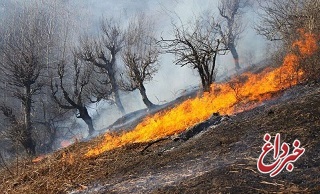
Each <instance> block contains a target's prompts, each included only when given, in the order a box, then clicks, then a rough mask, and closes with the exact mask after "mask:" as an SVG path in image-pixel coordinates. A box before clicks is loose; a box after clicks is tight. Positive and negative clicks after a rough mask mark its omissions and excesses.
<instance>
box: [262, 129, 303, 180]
mask: <svg viewBox="0 0 320 194" xmlns="http://www.w3.org/2000/svg"><path fill="white" fill-rule="evenodd" d="M263 140H264V141H265V142H266V143H265V144H264V145H263V146H262V153H261V154H260V156H259V158H258V162H257V167H258V170H259V171H260V172H261V173H263V174H268V173H270V177H275V176H276V175H278V174H279V173H280V172H281V171H282V170H283V169H284V168H285V167H286V169H287V171H289V172H291V171H292V170H293V168H294V166H293V164H292V163H293V162H295V161H297V160H298V158H299V157H300V156H301V155H302V154H303V153H304V151H305V149H304V148H300V141H299V140H294V142H293V147H294V149H293V151H292V153H291V154H289V151H290V147H289V145H288V144H287V143H282V145H281V146H280V134H279V133H277V135H276V137H275V139H274V143H273V145H272V143H271V136H270V134H269V133H266V134H265V135H264V138H263ZM280 148H281V149H280ZM271 150H273V159H274V160H275V161H274V162H273V163H272V164H265V163H264V162H263V160H264V158H265V157H266V155H267V154H268V153H269V152H270V151H271ZM280 152H281V153H280Z"/></svg>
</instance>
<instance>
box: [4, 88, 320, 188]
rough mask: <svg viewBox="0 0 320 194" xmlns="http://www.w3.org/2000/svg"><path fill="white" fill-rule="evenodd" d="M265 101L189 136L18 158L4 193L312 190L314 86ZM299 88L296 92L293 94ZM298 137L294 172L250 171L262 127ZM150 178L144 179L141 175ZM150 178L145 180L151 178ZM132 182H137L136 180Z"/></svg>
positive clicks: (78, 146) (318, 124)
mask: <svg viewBox="0 0 320 194" xmlns="http://www.w3.org/2000/svg"><path fill="white" fill-rule="evenodd" d="M291 90H292V91H291V92H290V91H289V92H288V91H287V92H286V95H289V96H290V99H289V100H288V99H287V98H285V97H284V98H283V100H281V97H280V98H278V99H277V100H274V102H272V101H270V102H268V103H269V105H268V103H267V105H264V106H260V107H258V108H255V109H253V110H251V111H246V112H243V113H239V114H237V115H236V116H232V117H231V120H230V121H227V122H224V123H222V124H221V125H219V126H217V127H216V128H214V129H209V130H207V132H206V133H205V134H203V135H200V136H197V137H194V138H191V139H189V140H188V141H186V142H185V141H178V142H173V141H171V140H170V139H168V140H164V141H161V142H159V143H157V144H154V145H152V146H151V147H149V148H148V150H147V151H146V152H145V153H144V154H141V153H140V151H141V150H143V148H145V146H146V145H147V144H145V143H136V144H130V145H126V146H123V147H121V148H116V149H113V150H110V151H108V152H104V153H102V154H100V155H99V156H97V157H94V158H85V159H84V158H83V155H84V154H85V153H86V150H87V147H88V146H91V145H94V144H99V142H101V141H102V140H103V138H102V137H100V138H101V139H99V138H98V139H95V140H94V141H90V142H81V143H75V144H74V145H72V146H69V147H67V148H64V149H63V150H60V151H58V152H56V153H53V154H50V155H47V156H46V157H45V158H44V159H42V160H41V161H39V162H37V163H32V162H24V163H21V164H20V165H19V170H18V171H19V172H17V171H16V169H15V168H16V166H15V165H13V166H11V167H10V169H11V171H12V172H13V173H14V175H10V174H9V173H8V172H7V171H6V170H5V169H3V170H2V171H1V174H0V190H1V191H2V192H4V193H46V194H49V193H68V192H71V191H73V192H74V193H79V192H81V191H84V192H85V193H90V192H91V193H95V192H94V191H95V189H96V190H98V191H99V192H96V193H112V192H113V193H135V192H136V193H137V192H142V191H143V192H146V193H151V192H154V193H175V192H176V193H181V192H186V193H199V192H200V191H208V192H210V193H211V192H212V193H216V192H221V193H230V192H231V193H234V192H240V193H247V191H248V190H250V191H251V192H287V193H290V192H293V191H296V192H300V193H301V192H316V191H317V189H319V187H318V185H319V183H320V180H319V177H318V174H317V173H314V172H318V171H319V170H320V169H319V159H320V158H319V154H318V150H319V149H320V144H319V137H320V134H319V133H320V117H319V116H320V109H319V105H320V100H319V99H320V86H319V85H318V86H316V87H309V86H299V87H295V88H292V89H291ZM296 96H298V97H296ZM266 132H268V133H271V134H272V135H275V133H276V132H279V133H281V135H282V137H283V141H285V142H288V143H292V142H293V140H294V139H296V138H298V139H299V140H300V141H301V144H302V146H303V147H304V148H306V153H305V155H304V156H303V157H302V158H301V159H300V160H298V161H297V162H296V163H295V164H294V165H295V169H294V171H293V172H291V173H288V172H286V171H284V172H282V173H281V174H280V175H279V176H278V177H277V178H276V179H272V178H270V177H269V176H268V175H263V174H261V173H259V172H258V171H257V168H256V159H257V158H258V156H259V153H260V150H261V146H262V144H263V140H262V138H263V135H264V134H265V133H266ZM148 181H149V182H148ZM150 181H151V182H150ZM138 186H139V187H138Z"/></svg>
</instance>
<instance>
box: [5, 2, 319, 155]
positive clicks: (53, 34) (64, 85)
mask: <svg viewBox="0 0 320 194" xmlns="http://www.w3.org/2000/svg"><path fill="white" fill-rule="evenodd" d="M57 2H58V1H57ZM57 2H56V1H54V2H51V3H50V2H47V1H40V0H39V1H37V0H35V1H32V2H31V1H30V3H24V4H17V5H16V8H15V10H14V11H12V12H9V13H8V14H7V15H6V16H4V17H5V19H4V20H2V23H1V29H0V53H1V59H0V70H1V72H0V74H1V75H0V79H1V83H0V87H1V90H2V94H1V102H0V113H1V115H0V118H1V122H2V128H1V129H0V145H1V144H2V143H3V142H6V143H7V142H10V145H12V146H11V147H10V148H9V147H8V148H6V149H7V150H9V151H12V150H14V148H13V147H14V146H16V147H18V148H17V149H16V150H20V151H16V152H19V153H21V152H22V151H21V150H25V151H26V153H27V154H28V155H32V156H34V155H36V154H39V153H44V152H49V151H52V149H53V148H54V146H53V144H54V142H55V140H56V139H57V138H58V137H59V133H60V131H61V130H62V129H61V126H63V125H64V124H65V123H67V122H68V119H70V118H79V119H80V120H82V121H83V122H84V123H85V124H86V125H87V127H88V133H89V135H93V134H94V132H95V130H96V128H95V123H94V118H93V117H92V115H90V114H91V113H90V110H89V107H90V105H92V104H95V103H97V102H100V101H107V102H109V103H111V104H114V105H115V106H116V107H117V109H118V110H119V112H121V114H122V115H124V114H126V107H125V106H124V103H123V100H122V99H121V94H122V93H124V92H131V91H134V90H137V91H139V95H141V99H142V101H143V103H144V105H145V106H146V107H147V108H148V109H152V108H154V107H155V104H154V103H153V102H152V101H151V100H150V98H149V97H148V95H147V90H146V83H148V82H151V81H152V79H153V78H154V76H155V74H156V73H157V72H158V70H159V68H160V65H162V62H161V60H160V59H161V56H169V55H171V56H173V57H174V61H173V63H174V64H175V65H179V66H182V67H183V66H187V67H189V68H191V69H194V70H195V71H196V73H197V75H198V77H199V80H200V83H201V86H202V88H201V89H202V91H204V92H210V91H211V85H212V83H214V82H215V79H216V75H217V58H218V57H219V55H227V54H229V53H230V54H231V55H232V58H233V59H234V66H235V69H236V70H237V71H239V70H240V68H241V69H243V67H242V66H241V64H240V63H239V58H240V56H239V52H238V49H237V45H238V43H239V42H238V41H239V40H240V39H241V36H240V35H241V33H243V32H244V31H245V29H246V28H247V26H246V24H245V21H244V16H245V14H246V10H248V9H250V8H252V7H253V6H256V7H257V8H258V11H257V12H256V13H255V14H257V15H258V16H259V18H260V19H259V22H258V23H257V24H256V26H255V28H256V31H257V33H259V34H260V35H262V36H264V37H265V38H267V39H268V40H271V41H276V42H277V43H278V44H280V45H281V47H280V48H281V50H277V51H275V53H283V52H287V51H288V50H286V49H288V48H291V47H290V46H289V45H291V44H292V42H293V41H294V40H295V39H296V37H297V34H298V31H299V30H301V29H303V30H304V31H306V32H309V33H312V34H314V35H315V36H317V37H319V34H320V29H319V26H320V24H319V21H320V14H319V9H320V1H319V0H291V1H289V0H270V1H262V0H261V1H259V3H257V2H255V3H253V2H251V1H249V0H221V1H219V4H218V5H217V7H216V9H215V8H214V7H213V8H210V10H208V11H206V12H204V13H201V14H200V15H199V16H194V17H192V18H193V19H191V20H188V22H187V23H183V22H182V21H181V20H179V22H180V23H179V22H172V25H171V27H170V28H171V31H170V32H168V33H162V32H161V33H162V35H160V32H159V31H161V29H159V27H158V26H157V22H156V21H155V20H152V19H151V17H148V16H147V15H145V14H139V15H136V16H135V17H132V18H130V19H129V21H123V20H121V19H119V18H118V19H117V18H116V17H101V18H102V19H101V21H100V23H99V30H97V32H96V33H89V32H87V31H85V30H84V32H81V33H80V32H78V31H73V30H72V28H73V26H72V24H73V22H74V21H72V20H71V19H70V18H69V17H68V16H69V15H70V13H69V12H68V11H67V10H65V9H64V8H63V6H61V5H60V4H59V3H57ZM170 33H171V34H170ZM75 37H76V38H75ZM318 41H319V38H318ZM319 59H320V58H319V53H315V54H314V55H313V56H312V57H310V58H308V59H304V60H305V63H304V64H303V65H302V66H301V68H303V69H304V70H305V72H307V76H306V79H319V72H320V71H319V70H320V65H319V61H320V60H319ZM172 76H174V75H172ZM164 83H165V81H164ZM165 84H170V83H165ZM110 114H112V113H110ZM21 147H22V148H24V149H20V148H21ZM0 154H1V153H0Z"/></svg>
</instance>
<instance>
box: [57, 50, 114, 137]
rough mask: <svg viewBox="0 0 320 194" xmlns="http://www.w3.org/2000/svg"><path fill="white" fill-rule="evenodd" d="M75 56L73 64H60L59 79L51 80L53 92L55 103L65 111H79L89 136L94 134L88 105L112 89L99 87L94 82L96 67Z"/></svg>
mask: <svg viewBox="0 0 320 194" xmlns="http://www.w3.org/2000/svg"><path fill="white" fill-rule="evenodd" d="M85 63H86V62H82V61H81V60H79V59H78V58H77V57H76V56H74V59H73V64H72V65H70V63H68V62H66V61H65V60H62V61H61V62H60V63H59V64H58V72H57V74H58V78H57V79H52V80H51V91H52V96H53V98H54V100H55V102H56V103H57V104H58V105H59V106H60V107H61V108H63V109H67V110H77V111H78V113H77V118H81V119H82V120H83V121H84V122H85V123H86V124H87V126H88V128H89V135H92V133H93V132H94V127H93V122H92V118H91V116H90V115H89V113H88V109H87V104H88V103H94V102H98V101H100V100H101V99H103V98H106V95H110V93H111V87H109V88H108V89H106V88H107V86H108V84H106V83H103V85H104V87H103V88H102V87H99V85H96V84H95V83H94V81H93V76H94V79H97V80H99V79H98V76H97V74H95V75H93V74H94V66H91V65H88V64H85Z"/></svg>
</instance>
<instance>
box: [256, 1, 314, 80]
mask: <svg viewBox="0 0 320 194" xmlns="http://www.w3.org/2000/svg"><path fill="white" fill-rule="evenodd" d="M259 8H260V11H259V16H260V23H259V24H258V25H257V26H256V30H257V32H258V33H259V34H261V35H263V36H265V37H266V38H267V39H268V40H272V41H275V40H277V42H278V43H280V44H281V47H280V48H281V49H282V50H284V51H281V50H280V51H279V50H278V51H277V52H281V53H283V52H284V53H286V52H287V51H288V50H292V46H291V45H292V43H293V42H294V41H296V40H297V39H298V38H299V36H300V35H301V33H302V32H303V33H309V34H314V35H315V36H317V35H318V34H319V33H320V30H319V26H320V14H319V9H320V1H319V0H314V1H313V0H291V1H285V0H271V1H267V2H266V1H259ZM319 59H320V55H319V52H316V53H315V54H313V55H312V56H309V57H308V58H306V59H303V60H306V61H304V62H303V63H301V65H300V66H301V67H299V68H302V69H303V70H304V71H305V72H306V74H305V75H307V76H308V77H309V78H312V77H313V78H316V79H317V78H318V77H319V73H318V72H319V70H320V66H319V65H318V64H319Z"/></svg>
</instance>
